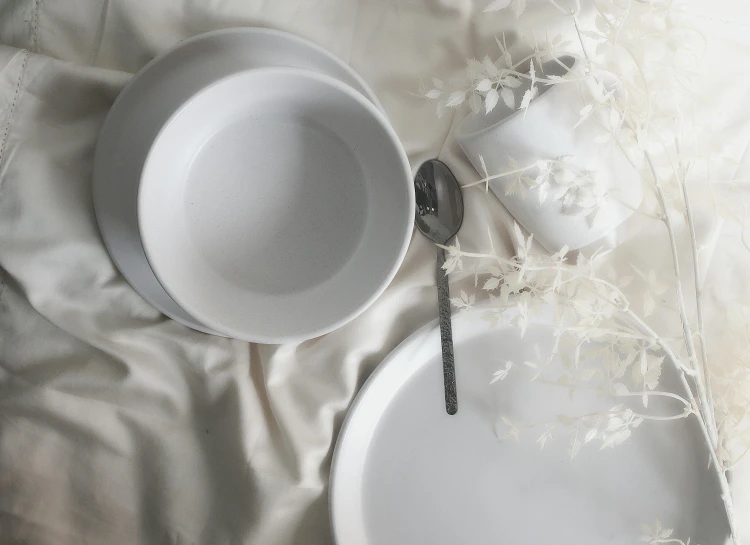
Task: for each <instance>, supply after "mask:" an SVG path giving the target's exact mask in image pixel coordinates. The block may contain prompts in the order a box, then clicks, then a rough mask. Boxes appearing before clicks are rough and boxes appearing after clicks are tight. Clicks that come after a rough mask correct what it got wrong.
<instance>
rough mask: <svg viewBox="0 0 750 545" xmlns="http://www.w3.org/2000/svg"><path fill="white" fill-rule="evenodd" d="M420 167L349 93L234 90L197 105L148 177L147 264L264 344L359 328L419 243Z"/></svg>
mask: <svg viewBox="0 0 750 545" xmlns="http://www.w3.org/2000/svg"><path fill="white" fill-rule="evenodd" d="M409 178H410V173H409V167H408V162H407V160H406V157H405V154H404V152H403V149H402V148H401V146H400V144H399V142H398V140H397V138H396V137H395V134H394V133H393V130H392V129H391V128H390V126H389V125H388V123H387V121H386V120H385V118H384V116H383V115H382V114H381V113H380V112H379V111H377V109H376V108H375V107H374V106H373V105H372V104H370V103H368V102H367V101H366V99H364V98H363V97H362V96H360V95H359V94H358V93H356V92H355V91H354V90H352V89H351V88H349V87H347V86H345V85H344V84H341V83H339V82H337V81H336V80H333V79H332V78H329V77H327V76H322V75H319V74H315V73H313V72H307V71H304V70H297V69H265V70H256V71H249V72H246V73H241V74H237V75H234V76H230V77H229V78H226V79H224V80H221V81H219V82H217V83H216V84H214V85H212V86H211V87H208V88H207V89H205V90H204V91H202V92H201V93H199V94H198V95H196V96H195V97H194V98H193V99H191V100H190V101H189V102H188V103H186V104H185V105H184V106H183V107H182V108H181V109H180V110H179V111H178V112H176V113H175V115H174V116H173V117H172V118H171V119H170V121H169V122H168V123H167V125H166V126H165V127H164V129H163V130H162V131H161V133H160V134H159V136H158V137H157V139H156V141H155V142H154V145H153V147H152V149H151V151H150V153H149V156H148V158H147V160H146V164H145V166H144V170H143V174H142V178H141V187H140V192H139V227H140V230H141V237H142V238H143V242H144V248H145V249H146V255H147V256H148V259H149V262H150V263H151V265H152V267H153V269H154V272H155V274H156V276H157V277H158V278H159V280H160V282H161V283H162V284H163V285H164V287H165V289H166V290H167V291H168V292H169V293H170V294H171V295H172V297H173V298H174V299H175V300H176V301H177V302H178V303H179V304H180V305H181V306H182V307H183V308H185V310H187V311H188V312H190V313H191V314H193V315H194V316H196V318H198V319H200V320H201V321H203V322H204V323H206V324H207V325H209V326H210V327H213V328H215V329H217V330H218V331H221V332H223V333H226V334H228V335H232V336H235V337H238V338H244V339H247V340H252V341H259V342H281V341H285V340H291V339H300V338H310V337H314V336H317V335H319V334H322V333H325V332H327V331H330V330H331V329H333V328H335V327H337V326H338V325H341V324H342V323H344V322H345V321H347V320H348V319H350V318H352V317H353V316H354V315H356V314H357V313H358V312H359V311H361V310H363V309H364V308H365V307H366V306H367V304H368V303H369V302H370V301H371V300H372V299H374V297H375V296H377V294H378V293H380V291H382V289H383V288H384V287H385V285H386V284H387V283H388V282H389V281H390V279H391V278H392V276H393V274H394V273H395V270H396V268H397V267H398V265H399V263H400V261H401V259H402V258H403V253H404V250H405V246H406V243H407V241H408V237H409V234H410V232H411V213H412V212H411V210H412V206H413V205H412V204H411V200H412V197H411V191H410V180H409Z"/></svg>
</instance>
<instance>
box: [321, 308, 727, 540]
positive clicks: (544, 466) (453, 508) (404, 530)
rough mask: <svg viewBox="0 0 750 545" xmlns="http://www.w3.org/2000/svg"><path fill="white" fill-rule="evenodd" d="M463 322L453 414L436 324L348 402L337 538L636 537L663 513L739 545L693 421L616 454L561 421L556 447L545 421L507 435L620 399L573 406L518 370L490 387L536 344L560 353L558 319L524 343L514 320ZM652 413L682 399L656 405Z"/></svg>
mask: <svg viewBox="0 0 750 545" xmlns="http://www.w3.org/2000/svg"><path fill="white" fill-rule="evenodd" d="M453 328H454V329H453V335H454V337H453V338H454V342H455V361H456V380H457V385H458V407H459V408H458V413H457V414H456V415H455V416H449V415H447V414H446V412H445V407H444V397H443V391H442V389H443V375H442V367H441V354H440V332H439V330H438V328H437V326H436V325H435V324H431V325H429V326H427V327H425V328H423V329H422V330H420V331H418V332H417V333H415V334H414V335H412V336H411V337H409V338H408V339H407V340H406V341H404V342H403V343H402V344H401V345H400V346H399V347H398V348H397V349H396V350H394V352H393V353H391V355H390V356H388V358H387V359H386V360H385V361H384V362H383V363H382V364H381V365H380V366H379V367H378V369H377V370H376V371H375V372H374V373H373V375H372V376H371V377H370V379H369V380H368V381H367V383H366V384H365V386H364V387H363V389H362V391H361V392H360V394H359V395H358V396H357V398H356V400H355V402H354V404H353V406H352V408H351V409H350V411H349V414H348V416H347V418H346V420H345V423H344V425H343V428H342V431H341V434H340V436H339V440H338V443H337V446H336V450H335V454H334V459H333V464H332V470H331V495H330V507H331V521H332V527H333V533H334V537H335V539H336V543H337V544H338V545H420V544H425V545H427V544H429V545H457V544H460V545H490V544H492V545H497V544H498V543H504V544H512V545H521V544H529V545H531V544H534V545H536V544H541V543H566V544H567V543H571V544H572V543H575V544H580V545H601V544H604V543H607V544H612V545H619V544H622V545H625V544H628V545H632V544H634V543H638V541H639V540H638V538H639V536H640V535H641V534H642V532H641V530H640V529H639V527H638V526H639V523H642V522H645V523H649V522H651V523H653V521H654V520H655V519H659V520H660V521H661V522H662V523H663V525H664V526H666V527H668V528H674V529H675V533H674V536H673V537H682V538H683V539H684V538H687V537H690V538H691V543H726V542H727V523H726V517H725V514H724V511H723V506H722V504H721V501H720V496H719V491H718V483H717V479H716V477H715V474H714V473H713V472H712V471H711V470H709V469H707V461H708V452H707V450H706V447H705V445H704V444H703V442H702V439H701V436H700V432H699V430H698V426H697V425H696V424H695V422H693V421H692V420H690V419H682V420H677V421H671V422H654V421H645V422H644V423H642V424H641V425H640V427H638V428H637V429H635V431H634V432H633V435H632V436H631V438H630V439H628V440H626V441H625V442H624V443H622V444H621V445H618V446H617V447H615V448H614V449H606V450H603V451H599V445H597V444H593V443H592V444H588V445H584V446H583V447H582V448H581V450H580V452H579V454H578V456H577V457H576V458H575V459H573V460H570V459H569V458H570V457H569V455H568V447H569V442H570V440H569V439H568V436H567V434H566V432H565V431H564V430H563V429H562V428H561V427H559V426H558V428H557V429H555V430H553V432H552V439H550V440H549V441H548V442H547V444H546V446H545V448H544V450H540V448H539V444H538V443H537V442H536V439H537V437H539V436H540V435H541V433H542V431H543V429H539V430H537V431H536V432H531V431H527V432H522V434H521V439H520V442H518V443H516V442H515V441H514V440H513V439H502V440H500V439H498V437H497V436H498V433H500V434H502V433H504V432H505V431H507V426H506V425H505V424H504V423H503V422H502V420H501V419H500V417H501V416H503V415H505V416H506V417H508V418H510V419H512V420H515V421H517V423H518V424H523V423H531V422H537V421H545V420H548V419H553V420H554V419H555V418H556V415H557V414H567V415H574V414H586V413H589V412H592V411H600V410H604V409H608V408H611V407H613V406H614V405H615V404H616V402H614V401H613V400H611V399H597V398H596V397H594V396H593V395H589V396H587V395H584V392H580V391H579V392H577V394H576V396H575V397H574V400H573V401H571V400H570V399H569V394H568V390H567V388H560V387H559V386H551V385H544V384H539V383H531V382H530V381H529V376H528V375H527V374H525V373H523V372H521V371H518V370H517V369H516V370H511V372H510V373H509V374H508V376H507V377H506V378H505V380H503V381H501V382H496V383H495V384H492V385H490V384H489V382H490V379H491V378H492V373H493V372H494V371H496V370H497V369H499V368H501V367H504V365H505V361H506V360H513V361H515V362H517V363H519V364H521V365H522V362H524V361H533V360H534V359H536V358H535V354H534V348H533V347H534V344H537V343H538V345H539V346H540V348H541V352H542V353H544V352H545V349H549V347H550V346H551V342H552V335H551V328H549V327H546V328H545V327H543V326H530V327H529V330H528V331H527V332H526V335H525V336H524V338H523V339H520V338H519V334H518V330H517V329H516V328H514V327H504V328H501V329H491V328H490V326H489V325H488V324H487V323H486V322H484V321H481V320H480V319H479V318H478V317H477V315H463V316H460V317H458V318H456V319H455V320H454V325H453ZM514 371H515V372H514ZM665 374H667V375H668V373H666V371H665ZM669 379H670V377H669V376H667V377H665V378H663V380H666V383H667V384H668V383H669ZM665 385H666V384H665ZM631 399H633V398H631ZM634 399H639V398H634ZM654 399H655V398H654ZM635 407H636V406H635V405H634V406H633V408H634V410H635ZM640 410H641V411H643V408H642V407H640ZM648 411H649V412H650V413H652V414H654V413H655V414H668V413H670V412H674V411H677V412H680V411H681V408H680V407H677V408H675V407H674V406H668V405H662V406H656V404H655V403H654V402H652V403H650V404H649V409H648ZM496 430H497V431H496Z"/></svg>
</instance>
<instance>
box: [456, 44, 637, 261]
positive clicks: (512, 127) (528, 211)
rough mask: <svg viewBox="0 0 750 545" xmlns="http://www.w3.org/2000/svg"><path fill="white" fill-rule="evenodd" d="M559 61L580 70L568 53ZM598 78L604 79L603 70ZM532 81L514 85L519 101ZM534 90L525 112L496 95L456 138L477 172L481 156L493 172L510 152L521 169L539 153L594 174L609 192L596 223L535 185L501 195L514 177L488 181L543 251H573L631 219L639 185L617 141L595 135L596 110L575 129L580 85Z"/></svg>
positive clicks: (557, 70) (505, 165) (551, 69)
mask: <svg viewBox="0 0 750 545" xmlns="http://www.w3.org/2000/svg"><path fill="white" fill-rule="evenodd" d="M562 60H563V61H564V62H565V63H567V65H568V66H571V67H572V74H573V75H582V74H580V71H581V69H580V67H579V65H575V66H574V63H573V60H572V59H571V58H570V57H563V58H562ZM566 72H567V68H563V67H561V66H560V65H558V64H557V63H555V62H554V61H550V62H547V63H545V64H544V65H543V73H544V74H547V75H558V76H561V75H564V74H565V73H566ZM602 76H603V77H605V79H608V78H606V74H603V75H602ZM608 83H611V82H608ZM529 86H530V82H529V80H524V85H521V86H520V87H519V88H518V89H516V90H515V101H516V104H519V103H520V102H521V98H522V97H523V94H524V92H525V91H526V90H527V89H528V88H529ZM538 88H539V91H540V95H539V96H538V97H537V98H536V99H534V100H533V101H532V103H531V105H530V106H529V108H528V110H527V111H526V114H525V115H524V112H522V111H520V110H513V109H511V108H508V107H507V106H506V105H505V104H504V103H503V101H500V103H499V104H498V105H497V106H496V107H495V109H494V110H493V111H492V112H491V113H490V114H488V115H485V114H484V112H479V113H477V114H469V115H468V116H467V117H466V118H464V120H462V121H461V123H460V124H459V126H458V130H457V133H456V139H457V140H458V143H459V144H460V146H461V148H462V149H463V150H464V152H465V153H466V155H467V157H468V158H469V160H470V161H471V162H472V164H473V165H474V167H475V168H476V169H477V171H478V172H482V168H481V164H480V161H479V156H480V155H481V156H482V157H483V158H484V161H485V163H486V165H487V169H488V171H489V173H490V175H492V174H495V173H499V172H503V171H508V170H511V168H510V167H509V162H508V157H509V156H510V157H512V158H513V159H515V160H516V161H517V162H518V164H519V165H521V166H523V167H525V166H527V165H533V164H534V163H535V162H536V161H537V160H539V159H559V158H561V157H566V156H567V157H570V156H572V157H575V159H574V160H573V161H572V165H573V166H574V167H575V168H576V169H578V170H581V171H591V172H593V173H595V175H596V176H597V177H598V179H599V180H600V182H601V183H602V184H603V186H604V187H605V188H606V190H607V191H608V192H609V194H610V195H609V197H608V200H607V203H606V204H605V205H604V208H603V210H602V212H601V214H600V215H599V217H598V218H597V221H596V222H594V223H593V225H592V224H591V223H590V220H589V219H588V218H586V217H584V216H575V215H572V214H570V213H569V212H568V211H565V210H564V209H563V205H562V201H560V200H553V199H552V198H551V197H547V200H546V201H545V202H544V203H542V204H540V202H539V197H538V194H537V191H536V189H532V190H531V191H529V192H528V194H527V195H526V197H525V198H522V197H521V195H520V193H519V192H516V193H515V194H513V195H506V194H505V190H506V187H507V185H508V184H509V183H511V181H512V179H513V177H510V176H508V177H503V178H498V179H495V180H493V181H492V182H491V183H490V188H491V189H492V191H493V192H494V193H495V195H497V197H498V198H499V199H500V201H501V202H502V203H503V205H505V207H506V208H507V209H508V211H509V212H510V213H511V215H513V217H514V218H515V219H516V221H518V223H519V224H520V225H522V226H523V227H524V228H525V229H526V230H527V231H529V232H531V233H534V238H535V239H536V240H537V241H539V242H540V243H541V244H542V245H543V246H544V247H545V248H546V249H548V250H550V251H557V250H559V249H560V248H561V247H562V246H563V245H567V246H568V247H569V248H570V249H573V250H575V249H578V248H582V247H584V246H587V245H589V244H591V243H593V242H594V241H597V240H599V239H600V238H602V237H603V236H604V235H606V234H607V233H611V232H612V231H613V230H614V229H615V228H616V227H617V226H618V225H620V224H621V223H622V222H624V221H625V220H626V219H627V218H629V217H630V216H631V215H632V214H633V209H637V208H638V206H639V205H640V203H641V200H642V198H643V190H642V186H641V182H640V179H639V177H638V174H637V172H636V171H635V170H634V169H633V167H632V166H631V164H630V163H629V162H628V160H627V158H626V157H625V156H624V155H623V154H622V152H620V151H619V149H618V148H617V147H616V146H614V145H606V144H604V145H603V144H601V143H597V142H596V141H595V139H596V137H597V136H600V135H602V134H604V133H605V130H606V129H605V127H604V126H603V124H602V120H599V119H598V116H591V118H590V119H589V120H587V121H585V122H584V123H582V124H581V125H580V126H579V127H577V128H575V129H574V126H575V125H576V123H577V122H578V120H579V118H580V111H581V109H582V108H583V107H584V106H585V102H584V101H583V94H582V93H581V90H580V88H579V84H578V83H563V84H558V85H554V86H552V87H550V86H547V85H538ZM606 122H607V121H606V120H605V123H606ZM526 174H527V175H529V176H531V177H532V178H535V177H536V176H537V174H538V170H537V169H536V168H532V169H531V170H529V171H527V173H526ZM622 203H626V205H623V204H622Z"/></svg>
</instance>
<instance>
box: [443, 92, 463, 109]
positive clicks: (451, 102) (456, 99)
mask: <svg viewBox="0 0 750 545" xmlns="http://www.w3.org/2000/svg"><path fill="white" fill-rule="evenodd" d="M465 99H466V93H465V92H464V91H453V92H452V93H451V94H450V96H449V97H448V101H447V102H446V103H445V105H446V106H448V107H449V108H455V107H456V106H459V105H461V104H462V103H463V101H464V100H465Z"/></svg>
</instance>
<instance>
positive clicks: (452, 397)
mask: <svg viewBox="0 0 750 545" xmlns="http://www.w3.org/2000/svg"><path fill="white" fill-rule="evenodd" d="M443 263H445V250H443V249H442V248H438V256H437V288H438V312H439V314H440V343H441V345H442V348H443V385H444V388H445V410H446V412H447V413H448V414H456V411H458V395H457V394H456V368H455V366H454V363H453V329H452V328H451V302H450V290H449V288H448V275H447V274H445V269H443Z"/></svg>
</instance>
